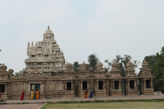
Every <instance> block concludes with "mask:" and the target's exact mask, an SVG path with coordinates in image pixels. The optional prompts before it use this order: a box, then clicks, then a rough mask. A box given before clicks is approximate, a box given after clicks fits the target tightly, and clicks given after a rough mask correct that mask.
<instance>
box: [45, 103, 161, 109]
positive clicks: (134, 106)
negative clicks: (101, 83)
mask: <svg viewBox="0 0 164 109" xmlns="http://www.w3.org/2000/svg"><path fill="white" fill-rule="evenodd" d="M42 109H164V101H154V102H153V101H152V102H143V101H138V102H135V101H134V102H104V103H70V104H46V105H45V106H44V107H43V108H42Z"/></svg>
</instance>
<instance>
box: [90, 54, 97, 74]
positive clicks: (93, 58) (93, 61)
mask: <svg viewBox="0 0 164 109" xmlns="http://www.w3.org/2000/svg"><path fill="white" fill-rule="evenodd" d="M97 61H98V58H97V56H96V55H95V54H91V55H89V57H88V63H89V67H91V68H92V69H93V70H94V71H95V70H96V64H97Z"/></svg>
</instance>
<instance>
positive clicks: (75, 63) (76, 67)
mask: <svg viewBox="0 0 164 109" xmlns="http://www.w3.org/2000/svg"><path fill="white" fill-rule="evenodd" d="M79 66H80V65H79V63H78V62H74V64H73V70H74V72H76V73H77V72H78V67H79Z"/></svg>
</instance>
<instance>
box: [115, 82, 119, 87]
mask: <svg viewBox="0 0 164 109" xmlns="http://www.w3.org/2000/svg"><path fill="white" fill-rule="evenodd" d="M114 89H119V81H114Z"/></svg>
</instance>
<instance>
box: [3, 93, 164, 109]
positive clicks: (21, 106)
mask: <svg viewBox="0 0 164 109" xmlns="http://www.w3.org/2000/svg"><path fill="white" fill-rule="evenodd" d="M151 99H154V100H155V99H164V95H141V96H122V97H121V96H119V97H94V98H92V99H89V98H87V99H86V98H55V99H41V100H23V101H20V100H7V101H6V102H4V103H1V104H0V109H39V107H41V106H42V105H43V104H44V103H47V102H51V103H58V102H64V101H72V102H73V101H76V102H78V101H95V100H98V101H118V100H151Z"/></svg>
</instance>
